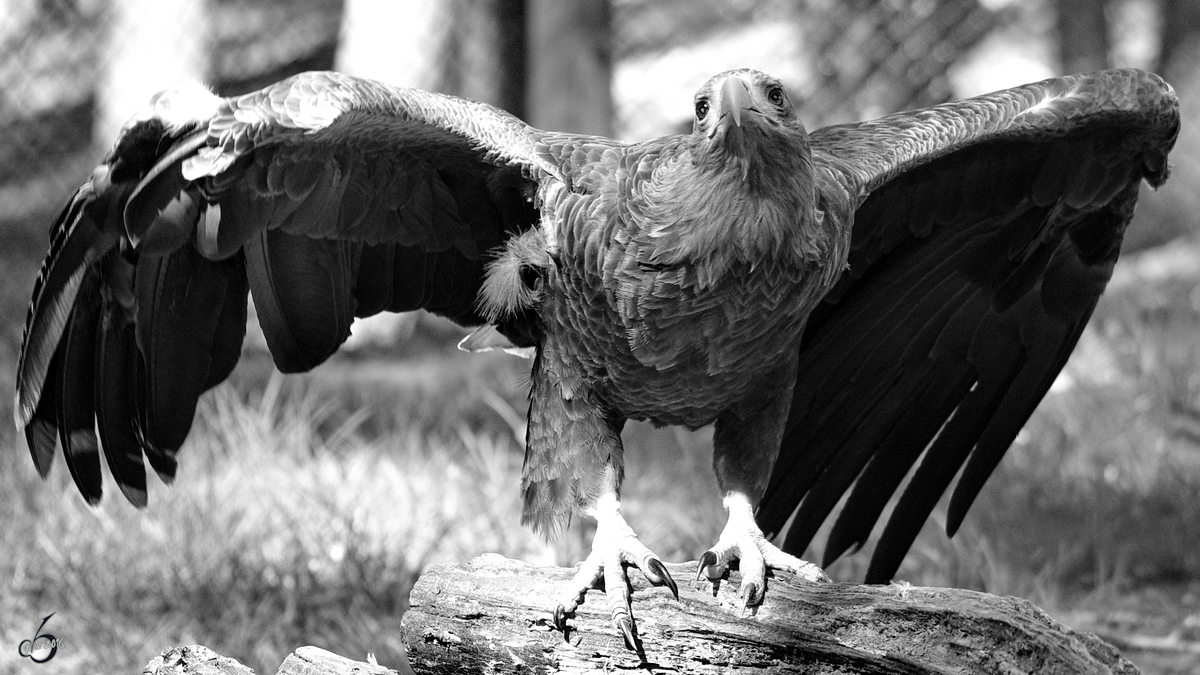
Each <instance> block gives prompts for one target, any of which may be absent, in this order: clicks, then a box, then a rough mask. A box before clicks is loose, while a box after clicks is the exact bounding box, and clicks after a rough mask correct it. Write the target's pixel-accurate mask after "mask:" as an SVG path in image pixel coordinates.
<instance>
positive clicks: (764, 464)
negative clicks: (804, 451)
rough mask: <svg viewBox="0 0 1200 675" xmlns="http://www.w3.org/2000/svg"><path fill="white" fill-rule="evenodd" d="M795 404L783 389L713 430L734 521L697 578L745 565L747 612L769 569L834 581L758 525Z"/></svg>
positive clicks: (791, 374)
mask: <svg viewBox="0 0 1200 675" xmlns="http://www.w3.org/2000/svg"><path fill="white" fill-rule="evenodd" d="M794 368H795V367H794V366H791V367H790V368H789V367H785V368H783V369H781V371H782V372H780V373H778V374H777V377H772V378H771V380H772V381H775V382H794V381H795V370H794ZM791 400H792V391H791V388H790V387H784V388H782V389H780V390H778V391H777V392H776V393H774V394H772V395H768V396H767V397H766V398H765V399H757V400H753V401H747V402H746V403H745V405H743V406H741V407H739V408H736V409H734V410H731V411H729V412H727V413H725V414H724V415H722V416H720V417H719V418H717V421H716V424H715V425H714V427H715V429H714V433H713V470H714V471H715V472H716V474H717V485H718V486H719V487H720V489H721V495H722V500H723V503H724V505H725V509H726V510H727V511H728V512H729V520H728V521H727V522H726V524H725V529H724V530H722V531H721V536H720V538H719V539H718V540H717V543H716V544H715V545H713V547H712V548H710V549H708V550H707V551H705V552H704V554H703V555H701V556H700V564H699V567H698V569H697V571H696V576H697V578H698V579H699V578H702V577H705V576H707V577H708V578H709V579H719V578H720V577H721V576H722V575H724V573H725V570H726V569H728V567H729V565H730V563H732V562H733V561H740V562H739V563H738V567H739V569H740V570H741V572H742V585H741V588H740V589H739V590H738V594H739V596H740V597H741V599H742V609H743V611H745V608H746V607H749V606H754V605H758V604H759V603H761V602H762V599H763V595H764V592H765V590H766V572H767V570H768V569H770V570H780V571H786V572H792V573H794V574H799V575H800V576H801V577H803V578H805V579H807V580H808V581H828V580H829V577H828V576H826V574H825V572H824V570H822V569H821V568H820V567H818V566H816V565H814V564H812V563H809V562H805V561H803V560H801V559H799V558H797V557H795V556H793V555H789V554H787V553H784V552H783V551H781V550H780V549H779V547H777V546H775V545H774V544H772V543H771V542H769V541H767V540H766V538H765V537H764V536H763V533H762V530H761V529H760V528H759V527H758V524H757V523H755V522H754V509H755V508H756V507H757V506H758V502H759V501H760V500H761V499H762V496H763V493H765V492H766V489H767V482H768V481H769V480H770V477H771V466H772V465H773V464H774V463H775V457H776V455H777V454H778V453H779V443H780V441H781V440H782V437H783V428H784V424H785V423H786V421H787V414H788V408H789V406H790V405H791Z"/></svg>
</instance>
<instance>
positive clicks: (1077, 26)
mask: <svg viewBox="0 0 1200 675" xmlns="http://www.w3.org/2000/svg"><path fill="white" fill-rule="evenodd" d="M1190 1H1193V2H1194V0H1190ZM1106 4H1107V3H1106V2H1105V0H1056V1H1055V11H1056V14H1057V16H1056V17H1055V18H1056V24H1057V27H1058V36H1059V40H1058V57H1059V62H1060V67H1061V71H1062V72H1064V73H1086V72H1089V71H1092V70H1100V69H1101V68H1107V67H1108V65H1109V62H1110V61H1109V34H1108V20H1107V18H1106V16H1105V6H1106Z"/></svg>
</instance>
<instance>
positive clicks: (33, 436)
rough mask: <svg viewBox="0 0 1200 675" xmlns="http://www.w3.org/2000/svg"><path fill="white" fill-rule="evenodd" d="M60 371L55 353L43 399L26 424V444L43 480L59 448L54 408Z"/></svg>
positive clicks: (49, 365)
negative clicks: (55, 451)
mask: <svg viewBox="0 0 1200 675" xmlns="http://www.w3.org/2000/svg"><path fill="white" fill-rule="evenodd" d="M58 370H59V359H58V355H57V352H55V355H54V356H52V357H51V359H50V363H49V364H47V366H46V375H45V378H46V382H45V386H43V387H42V391H41V398H40V399H39V400H38V402H37V406H36V407H35V408H34V410H33V413H32V415H31V416H30V418H29V421H28V422H27V423H26V424H25V443H26V444H27V445H28V446H29V454H30V455H31V456H32V457H33V465H34V466H35V467H37V472H38V475H39V476H41V477H42V478H45V477H46V476H49V475H50V467H52V466H53V465H54V450H55V449H56V448H57V447H58V413H57V412H56V411H55V407H54V406H55V402H56V401H57V400H58V394H57V391H56V390H57V388H58Z"/></svg>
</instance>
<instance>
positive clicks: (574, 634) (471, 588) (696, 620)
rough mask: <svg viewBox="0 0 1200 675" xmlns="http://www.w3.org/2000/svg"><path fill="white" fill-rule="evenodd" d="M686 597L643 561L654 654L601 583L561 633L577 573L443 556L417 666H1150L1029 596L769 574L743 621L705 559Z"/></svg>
mask: <svg viewBox="0 0 1200 675" xmlns="http://www.w3.org/2000/svg"><path fill="white" fill-rule="evenodd" d="M667 568H668V569H669V570H670V572H671V574H672V575H673V576H674V577H675V579H676V581H677V582H679V595H680V599H679V602H675V600H674V599H673V598H672V597H671V594H670V592H669V591H668V590H667V589H665V588H655V587H652V586H650V585H649V584H648V583H647V582H646V581H645V580H644V579H643V578H642V577H641V575H640V573H638V572H637V571H636V570H634V571H633V572H632V573H631V574H630V575H629V576H630V579H631V582H632V587H633V613H634V617H635V619H636V620H637V623H638V629H639V634H640V637H641V640H642V643H643V645H644V654H641V655H639V654H637V653H635V652H631V651H629V650H627V649H626V648H625V646H624V643H623V641H622V639H621V637H620V634H619V632H618V631H617V630H616V629H615V628H613V627H612V625H611V624H610V622H609V616H608V611H607V609H606V606H605V603H604V599H603V597H602V595H601V594H600V593H599V592H597V591H593V592H590V593H589V594H588V596H587V599H586V602H585V603H584V604H583V605H582V606H581V607H580V608H579V610H578V611H577V613H576V616H575V617H574V618H573V619H571V620H570V621H569V627H568V631H567V634H566V635H564V634H563V633H562V632H559V631H558V630H556V629H554V628H553V623H552V620H551V614H552V612H553V610H554V607H555V603H556V600H555V597H556V594H557V593H558V592H559V591H560V589H561V587H562V585H563V584H565V583H566V582H567V581H568V580H569V579H570V577H571V575H572V573H573V570H571V569H567V568H558V567H535V566H532V565H529V564H527V563H523V562H519V561H515V560H508V559H506V558H503V557H501V556H497V555H485V556H481V557H479V558H476V559H474V560H472V561H470V562H469V563H465V564H443V565H437V566H435V567H433V568H431V569H429V570H427V571H426V572H425V574H424V575H422V576H421V578H420V580H419V581H418V582H417V584H416V586H415V587H414V588H413V590H412V595H411V598H410V601H409V610H408V612H407V613H406V614H405V615H404V620H403V625H404V634H405V636H404V639H405V643H406V644H407V645H408V660H409V663H410V664H411V665H412V668H413V669H414V670H415V671H416V672H417V673H463V672H469V673H474V672H487V673H518V672H520V673H530V672H535V673H590V672H601V671H604V672H611V671H614V670H626V669H628V670H633V669H639V668H641V669H650V670H651V671H655V672H657V671H659V670H661V671H664V672H688V673H725V672H730V671H731V670H736V672H739V673H792V672H805V673H1006V674H1007V673H1050V674H1052V673H1064V674H1065V673H1071V674H1076V673H1125V674H1132V673H1137V672H1138V670H1137V668H1136V667H1135V666H1134V665H1133V664H1132V663H1130V662H1129V661H1127V660H1126V659H1125V658H1123V657H1122V656H1121V655H1120V654H1119V653H1118V652H1117V651H1116V649H1114V648H1113V647H1111V646H1110V645H1108V644H1106V643H1104V642H1103V641H1102V640H1100V639H1099V638H1098V637H1096V636H1095V635H1091V634H1085V633H1078V632H1076V631H1073V630H1071V629H1070V628H1067V627H1066V626H1063V625H1062V624H1060V623H1058V622H1057V621H1055V620H1054V619H1052V618H1051V617H1050V616H1049V615H1047V614H1046V613H1045V612H1043V611H1041V610H1039V609H1037V608H1036V607H1034V606H1033V605H1032V604H1030V603H1029V602H1027V601H1025V600H1021V599H1018V598H1011V597H1006V598H1002V597H997V596H994V595H989V594H987V593H979V592H975V591H965V590H957V589H947V588H919V587H913V586H907V585H895V584H894V585H891V586H860V585H852V584H811V583H807V582H804V581H803V580H799V579H793V578H792V577H791V575H787V574H781V575H776V576H774V577H768V582H767V583H768V590H767V596H766V600H765V601H764V603H763V605H762V606H761V607H759V608H758V609H757V611H756V612H754V613H753V615H752V616H751V615H748V616H744V617H741V616H739V615H738V614H739V612H738V610H739V608H740V600H739V599H738V597H737V588H738V584H739V581H740V579H739V576H738V574H737V573H736V572H733V573H731V575H730V577H729V578H728V579H727V580H724V581H722V582H720V583H719V584H717V589H716V592H715V593H714V592H713V584H711V583H709V582H691V581H690V580H691V579H692V578H693V577H694V576H695V569H696V563H684V564H668V565H667Z"/></svg>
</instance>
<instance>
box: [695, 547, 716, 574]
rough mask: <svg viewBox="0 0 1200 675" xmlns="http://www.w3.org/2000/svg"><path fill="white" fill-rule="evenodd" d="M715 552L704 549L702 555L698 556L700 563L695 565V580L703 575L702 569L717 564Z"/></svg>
mask: <svg viewBox="0 0 1200 675" xmlns="http://www.w3.org/2000/svg"><path fill="white" fill-rule="evenodd" d="M717 560H718V558H717V554H716V553H713V552H712V551H705V552H704V555H702V556H700V564H699V566H698V567H696V581H700V580H701V579H703V578H704V577H705V574H704V570H706V569H708V568H709V567H712V566H713V565H716V564H717Z"/></svg>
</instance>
